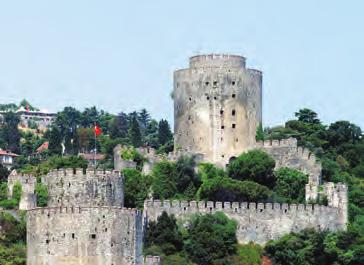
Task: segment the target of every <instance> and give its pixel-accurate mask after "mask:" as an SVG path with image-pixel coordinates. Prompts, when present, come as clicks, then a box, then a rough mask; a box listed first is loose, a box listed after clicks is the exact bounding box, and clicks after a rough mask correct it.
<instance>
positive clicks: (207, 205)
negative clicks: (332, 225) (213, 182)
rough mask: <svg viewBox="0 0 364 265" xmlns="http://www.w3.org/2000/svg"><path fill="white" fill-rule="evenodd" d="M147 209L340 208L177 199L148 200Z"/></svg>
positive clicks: (313, 210) (295, 210) (240, 210)
mask: <svg viewBox="0 0 364 265" xmlns="http://www.w3.org/2000/svg"><path fill="white" fill-rule="evenodd" d="M144 208H145V209H148V208H156V209H158V208H159V209H161V210H162V211H163V209H166V210H172V212H173V209H174V210H178V211H181V212H186V211H187V210H188V209H193V210H196V211H198V210H202V211H204V210H208V211H211V212H215V211H222V212H228V213H231V212H235V213H243V212H244V210H250V211H252V210H254V211H258V212H263V211H264V210H267V211H270V210H272V211H278V212H282V211H284V212H288V211H294V212H321V213H325V212H326V213H328V212H333V211H334V212H335V211H337V210H338V208H335V207H328V206H323V205H318V204H313V205H312V204H287V203H282V204H281V203H255V202H212V201H207V202H205V201H177V200H173V201H170V200H164V201H160V200H154V201H153V200H147V201H145V205H144Z"/></svg>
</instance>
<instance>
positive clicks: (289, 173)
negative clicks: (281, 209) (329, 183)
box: [274, 168, 308, 203]
mask: <svg viewBox="0 0 364 265" xmlns="http://www.w3.org/2000/svg"><path fill="white" fill-rule="evenodd" d="M274 174H275V176H276V186H275V187H274V191H275V192H276V194H277V195H278V196H279V197H280V198H281V200H282V202H287V203H305V185H306V184H307V183H308V177H307V175H306V174H304V173H302V172H300V171H298V170H295V169H291V168H280V169H278V170H276V171H275V172H274Z"/></svg>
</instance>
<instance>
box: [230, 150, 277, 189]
mask: <svg viewBox="0 0 364 265" xmlns="http://www.w3.org/2000/svg"><path fill="white" fill-rule="evenodd" d="M274 166H275V161H274V159H273V158H271V157H270V156H269V155H268V154H267V153H265V152H264V151H261V150H252V151H249V152H247V153H244V154H242V155H241V156H239V157H238V158H236V159H235V160H234V161H232V162H231V163H230V164H229V166H228V169H227V172H228V175H229V176H230V177H231V178H233V179H237V180H251V181H255V182H257V183H259V184H262V185H265V186H267V187H270V188H272V187H274V185H275V176H274V174H273V169H274Z"/></svg>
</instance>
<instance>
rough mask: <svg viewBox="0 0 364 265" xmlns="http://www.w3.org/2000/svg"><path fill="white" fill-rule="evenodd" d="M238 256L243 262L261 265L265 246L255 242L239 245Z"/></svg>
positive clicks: (245, 264)
mask: <svg viewBox="0 0 364 265" xmlns="http://www.w3.org/2000/svg"><path fill="white" fill-rule="evenodd" d="M238 256H239V260H240V262H241V264H244V265H260V264H261V260H262V256H263V248H262V247H261V246H259V245H256V244H254V243H249V244H246V245H239V246H238Z"/></svg>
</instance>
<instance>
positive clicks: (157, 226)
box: [145, 212, 183, 255]
mask: <svg viewBox="0 0 364 265" xmlns="http://www.w3.org/2000/svg"><path fill="white" fill-rule="evenodd" d="M145 245H146V247H147V248H148V247H151V246H158V247H160V249H161V250H162V251H163V253H164V254H166V255H171V254H175V253H177V252H179V251H181V250H182V247H183V238H182V233H181V232H180V231H179V229H178V226H177V221H176V218H175V217H174V216H173V215H171V216H169V215H168V214H167V213H166V212H163V213H162V215H161V216H159V217H158V219H157V222H153V221H152V222H149V225H148V229H147V233H146V241H145Z"/></svg>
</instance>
